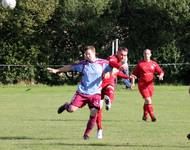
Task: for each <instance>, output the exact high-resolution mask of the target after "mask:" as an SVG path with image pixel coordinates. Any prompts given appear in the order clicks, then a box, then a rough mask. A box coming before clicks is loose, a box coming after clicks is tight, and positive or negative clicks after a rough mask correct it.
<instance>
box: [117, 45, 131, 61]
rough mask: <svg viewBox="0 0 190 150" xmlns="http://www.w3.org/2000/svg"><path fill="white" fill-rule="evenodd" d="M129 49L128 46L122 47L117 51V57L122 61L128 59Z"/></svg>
mask: <svg viewBox="0 0 190 150" xmlns="http://www.w3.org/2000/svg"><path fill="white" fill-rule="evenodd" d="M127 54H128V49H127V48H126V47H120V48H119V49H118V51H117V58H118V59H119V61H120V62H123V61H124V60H125V59H127Z"/></svg>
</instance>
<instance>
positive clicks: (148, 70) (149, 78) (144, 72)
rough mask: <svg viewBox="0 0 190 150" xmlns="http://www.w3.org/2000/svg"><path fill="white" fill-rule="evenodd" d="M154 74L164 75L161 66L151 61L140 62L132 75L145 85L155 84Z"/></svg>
mask: <svg viewBox="0 0 190 150" xmlns="http://www.w3.org/2000/svg"><path fill="white" fill-rule="evenodd" d="M154 73H158V74H161V73H164V72H163V70H162V69H161V68H160V66H159V65H158V64H157V63H156V62H155V61H152V60H150V61H149V62H148V61H145V60H142V61H140V62H139V63H138V64H137V66H136V67H135V69H134V70H133V72H132V74H133V75H135V76H137V77H138V78H139V82H144V83H153V81H154Z"/></svg>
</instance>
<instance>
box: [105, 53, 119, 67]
mask: <svg viewBox="0 0 190 150" xmlns="http://www.w3.org/2000/svg"><path fill="white" fill-rule="evenodd" d="M108 61H109V65H110V66H111V67H112V68H117V69H119V68H120V67H121V65H122V64H121V63H119V62H118V59H117V57H116V56H115V55H112V56H110V57H108Z"/></svg>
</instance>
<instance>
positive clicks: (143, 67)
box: [131, 49, 164, 122]
mask: <svg viewBox="0 0 190 150" xmlns="http://www.w3.org/2000/svg"><path fill="white" fill-rule="evenodd" d="M143 55H144V60H142V61H140V62H139V63H138V64H137V65H136V67H135V69H134V70H133V71H132V74H131V77H133V78H132V87H133V86H134V81H135V78H139V80H138V89H139V91H140V93H141V95H142V97H143V98H144V100H145V101H144V106H143V110H144V112H143V117H142V120H144V121H147V118H148V114H149V115H150V117H151V120H152V121H153V122H155V121H156V117H155V115H154V111H153V105H152V96H153V92H154V74H155V73H158V78H159V80H163V77H164V72H163V70H162V69H161V68H160V66H159V65H158V64H157V63H156V62H155V61H153V60H151V55H152V54H151V50H150V49H145V50H144V52H143Z"/></svg>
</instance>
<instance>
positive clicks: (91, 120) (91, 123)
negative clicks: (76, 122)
mask: <svg viewBox="0 0 190 150" xmlns="http://www.w3.org/2000/svg"><path fill="white" fill-rule="evenodd" d="M96 117H97V115H95V116H90V118H89V120H88V123H87V127H86V130H85V132H84V135H89V133H90V131H91V130H92V129H93V127H94V125H95V123H96Z"/></svg>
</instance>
